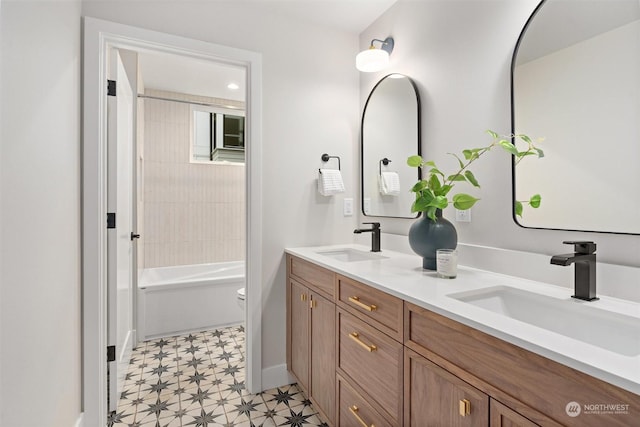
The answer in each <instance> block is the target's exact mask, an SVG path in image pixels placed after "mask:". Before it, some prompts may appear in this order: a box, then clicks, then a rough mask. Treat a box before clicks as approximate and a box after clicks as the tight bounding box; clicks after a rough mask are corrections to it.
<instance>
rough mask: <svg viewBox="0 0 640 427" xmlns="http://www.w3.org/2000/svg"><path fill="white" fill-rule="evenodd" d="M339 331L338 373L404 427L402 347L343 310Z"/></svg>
mask: <svg viewBox="0 0 640 427" xmlns="http://www.w3.org/2000/svg"><path fill="white" fill-rule="evenodd" d="M338 331H339V335H338V371H339V372H340V373H342V374H344V375H345V376H346V377H347V378H350V379H351V380H353V382H354V383H355V384H357V385H358V386H359V387H360V388H362V389H363V390H366V392H367V394H368V395H369V396H370V397H371V398H372V400H373V401H374V402H375V404H377V405H378V406H379V407H380V408H381V410H382V411H384V412H385V413H386V414H387V415H388V416H389V419H390V420H393V421H394V422H395V423H397V424H398V425H401V424H402V393H403V388H402V378H403V376H402V375H403V374H402V368H403V347H402V344H401V343H399V342H397V341H394V340H393V339H391V338H389V337H388V336H387V335H385V334H383V333H382V332H380V331H378V330H377V329H375V328H373V327H372V326H369V325H367V324H366V323H364V322H363V321H362V320H360V319H358V318H356V317H355V316H353V315H351V314H349V313H347V312H346V311H343V310H338Z"/></svg>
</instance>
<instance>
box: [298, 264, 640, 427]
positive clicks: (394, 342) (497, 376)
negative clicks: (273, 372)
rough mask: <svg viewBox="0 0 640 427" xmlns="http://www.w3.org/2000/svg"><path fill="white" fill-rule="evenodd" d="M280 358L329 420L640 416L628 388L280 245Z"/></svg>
mask: <svg viewBox="0 0 640 427" xmlns="http://www.w3.org/2000/svg"><path fill="white" fill-rule="evenodd" d="M287 364H288V367H289V370H290V371H291V372H292V374H293V375H294V376H295V377H296V378H297V380H298V382H299V384H300V386H301V387H302V389H303V390H304V391H305V392H306V393H307V396H308V397H309V398H310V400H311V401H312V402H313V404H314V407H315V408H316V409H317V410H318V412H319V413H320V414H321V416H322V417H324V418H325V420H326V421H328V422H329V424H330V425H332V426H333V425H336V426H342V427H363V426H372V425H375V426H377V427H401V426H414V427H429V426H436V427H440V426H447V427H457V426H460V427H466V426H469V427H475V426H489V427H536V426H543V427H560V426H579V427H583V426H584V427H589V426H592V427H603V426H607V427H615V426H620V427H628V426H636V425H638V426H640V424H638V420H640V414H639V411H640V396H639V395H637V394H634V393H631V392H628V391H626V390H624V389H621V388H619V387H616V386H614V385H612V384H609V383H606V382H604V381H602V380H599V379H597V378H594V377H592V376H590V375H587V374H585V373H582V372H579V371H577V370H575V369H572V368H570V367H568V366H565V365H562V364H560V363H557V362H555V361H553V360H550V359H548V358H546V357H543V356H540V355H538V354H536V353H533V352H531V351H528V350H526V349H524V348H522V347H518V346H516V345H513V344H510V343H508V342H506V341H503V340H501V339H499V338H496V337H494V336H491V335H489V334H486V333H483V332H481V331H479V330H478V329H474V328H472V327H469V326H466V325H464V324H462V323H460V322H457V321H455V320H452V319H450V318H448V317H446V316H442V315H439V314H437V313H435V312H433V311H430V310H427V309H425V308H422V307H419V306H416V305H414V304H411V303H409V302H407V301H403V300H402V299H400V298H397V297H395V296H393V295H389V294H387V293H385V292H383V291H380V290H378V289H374V288H372V287H370V286H368V285H365V284H363V283H360V282H358V281H356V280H353V279H350V278H347V277H343V276H342V275H340V274H337V273H335V272H332V271H329V270H327V269H324V268H322V267H319V266H317V265H315V264H313V263H310V262H307V261H304V260H302V259H299V258H297V257H293V256H291V255H287ZM572 402H578V403H579V404H584V405H588V404H595V405H597V404H619V405H628V406H627V408H628V410H627V411H626V413H613V414H611V413H609V414H606V413H605V414H589V413H586V414H580V415H578V416H576V417H572V416H570V415H569V414H568V413H567V411H566V408H567V405H568V404H569V403H572Z"/></svg>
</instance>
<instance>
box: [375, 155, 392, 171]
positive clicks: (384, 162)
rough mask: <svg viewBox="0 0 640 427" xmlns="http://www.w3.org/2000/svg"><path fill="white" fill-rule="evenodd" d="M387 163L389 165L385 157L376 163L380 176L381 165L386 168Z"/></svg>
mask: <svg viewBox="0 0 640 427" xmlns="http://www.w3.org/2000/svg"><path fill="white" fill-rule="evenodd" d="M389 163H391V160H389V159H387V158H386V157H385V158H384V159H381V160H380V161H379V162H378V168H379V169H378V172H379V174H380V175H382V165H385V166H388V165H389Z"/></svg>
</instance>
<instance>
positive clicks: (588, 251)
mask: <svg viewBox="0 0 640 427" xmlns="http://www.w3.org/2000/svg"><path fill="white" fill-rule="evenodd" d="M562 243H564V244H565V245H574V247H575V248H574V251H575V253H572V254H564V255H554V256H552V257H551V264H554V265H562V266H567V265H570V264H573V263H575V265H576V266H575V283H574V288H575V289H574V293H575V295H572V296H571V297H572V298H577V299H581V300H585V301H594V300H597V299H598V298H597V297H596V254H595V251H596V244H595V243H594V242H574V241H570V242H562Z"/></svg>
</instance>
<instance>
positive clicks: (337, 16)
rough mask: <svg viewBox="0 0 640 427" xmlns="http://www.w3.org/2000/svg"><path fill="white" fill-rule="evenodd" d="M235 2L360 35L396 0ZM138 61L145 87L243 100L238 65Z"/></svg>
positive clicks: (146, 57) (146, 56) (150, 57)
mask: <svg viewBox="0 0 640 427" xmlns="http://www.w3.org/2000/svg"><path fill="white" fill-rule="evenodd" d="M218 1H228V0H218ZM235 1H242V2H246V3H252V2H259V3H262V4H263V5H268V7H269V9H270V10H272V11H273V12H275V13H278V14H281V15H285V16H288V17H291V19H296V20H302V21H307V22H314V23H316V24H320V25H325V26H327V27H332V28H336V29H339V30H343V31H348V32H351V33H354V34H360V33H361V32H362V31H364V30H365V29H366V28H367V27H368V26H369V25H371V23H373V21H375V20H376V19H377V18H378V17H379V16H380V15H382V14H383V13H384V12H385V11H386V10H387V9H388V8H389V7H391V5H393V4H394V3H395V2H396V1H397V0H235ZM354 55H355V52H354ZM139 64H140V71H141V74H142V80H143V82H144V85H145V87H147V88H152V89H159V90H166V91H171V92H180V93H188V94H192V95H202V96H209V97H213V98H225V99H231V100H236V101H244V99H245V88H244V82H245V72H244V69H243V68H241V67H233V66H230V65H225V64H220V63H215V62H211V61H204V60H197V59H192V58H185V57H183V56H180V55H172V54H164V53H156V52H140V53H139ZM229 83H236V84H238V85H239V86H240V88H239V89H236V90H230V89H228V88H227V85H228V84H229Z"/></svg>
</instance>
